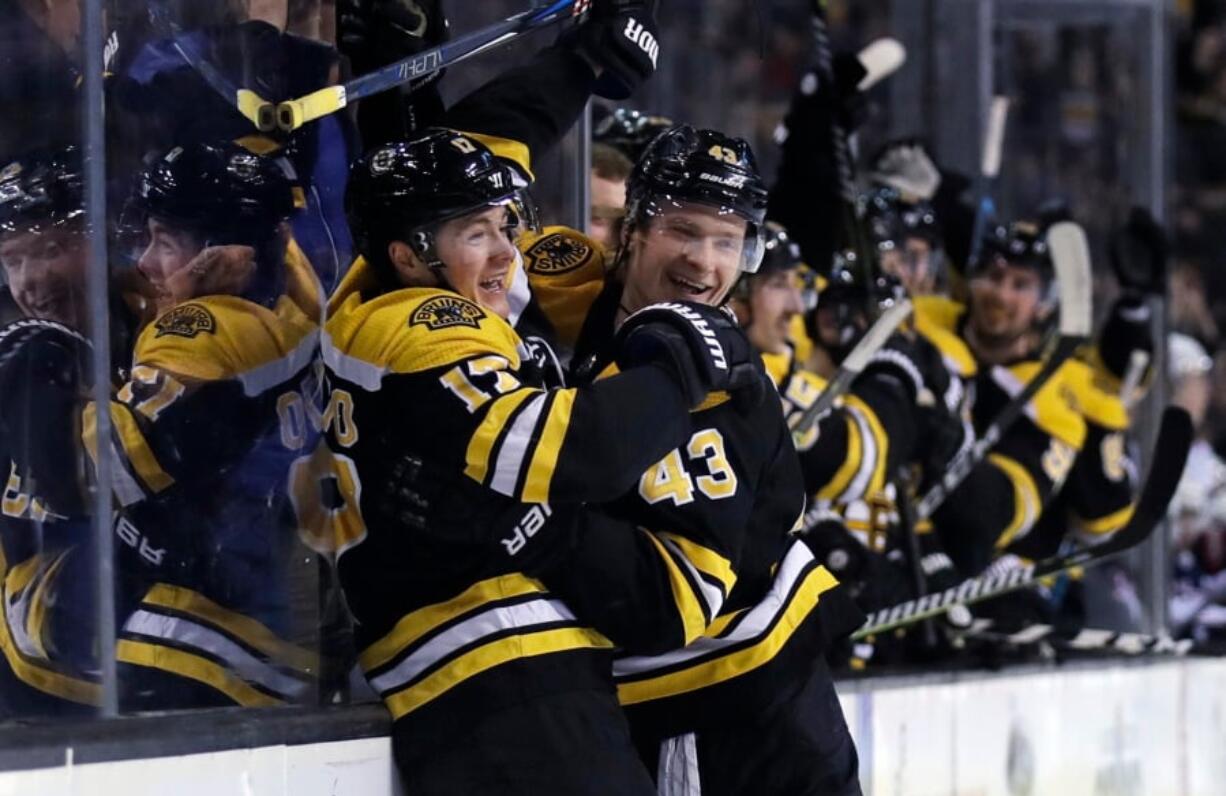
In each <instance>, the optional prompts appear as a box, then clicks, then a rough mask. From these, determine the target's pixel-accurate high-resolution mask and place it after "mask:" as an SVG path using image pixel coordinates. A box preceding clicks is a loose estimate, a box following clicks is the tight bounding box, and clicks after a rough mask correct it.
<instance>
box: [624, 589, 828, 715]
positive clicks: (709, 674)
mask: <svg viewBox="0 0 1226 796" xmlns="http://www.w3.org/2000/svg"><path fill="white" fill-rule="evenodd" d="M837 585H838V581H837V580H836V579H835V577H834V576H833V575H831V574H830V573H829V572H828V571H827V570H826V568H825V567H821V566H819V567H815V568H814V569H812V570H811V571H810V572H809V573H808V574H807V575H805V578H804V580H803V581H802V582H801V584H800V587H799V588H798V589H797V590H796V593H795V594H794V595H793V596H792V599H791V600H789V601H788V605H787V607H786V608H785V609H784V612H783V615H782V616H780V617H779V619H778V620H777V621H776V622H775V623H774V626H773V627H772V628H771V630H770V632H769V633H767V634H766V635H765V636H764V637H762V638H760V639H759V640H758V641H757V642H756V643H755V644H753V645H752V646H749V647H746V648H744V649H741V650H738V651H736V652H734V653H731V654H728V655H719V656H717V657H714V658H711V659H710V660H706V661H703V662H701V663H698V664H695V665H693V666H688V667H686V668H684V669H681V670H679V671H675V672H671V673H669V674H665V675H661V676H659V677H653V678H650V679H646V680H638V681H635V682H629V683H623V684H619V685H618V686H617V698H618V699H619V700H620V701H621V703H622V704H623V705H635V704H638V703H640V702H647V701H649V700H653V699H664V698H667V697H671V696H676V695H678V694H684V693H688V692H691V691H697V690H698V689H700V688H705V687H707V686H712V685H716V684H718V683H722V682H725V681H727V680H731V679H732V678H734V677H738V676H740V675H742V674H745V673H746V672H749V671H752V670H753V669H756V668H758V667H759V666H762V665H763V664H766V663H768V662H770V661H771V660H772V659H774V657H775V656H776V655H778V654H779V651H780V650H781V649H783V647H784V646H785V645H786V644H787V642H788V639H790V638H791V637H792V634H793V633H794V632H795V631H796V628H798V627H800V625H801V624H802V623H803V622H804V619H805V617H806V616H808V615H809V613H810V612H812V611H813V610H815V609H816V607H817V604H818V602H819V601H820V599H821V595H822V594H823V593H824V592H826V591H829V590H830V589H833V588H834V587H835V586H837Z"/></svg>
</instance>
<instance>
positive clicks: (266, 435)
mask: <svg viewBox="0 0 1226 796" xmlns="http://www.w3.org/2000/svg"><path fill="white" fill-rule="evenodd" d="M285 267H286V273H287V280H286V290H285V293H284V294H283V295H282V296H280V297H279V298H278V300H277V301H276V302H275V303H274V304H273V306H271V307H265V306H261V305H259V304H255V303H253V302H250V301H247V300H245V299H242V298H239V297H236V296H230V295H212V296H203V297H200V298H196V299H193V300H191V301H187V302H184V303H181V304H179V305H176V306H175V307H173V308H171V309H169V310H167V311H166V312H164V313H162V314H161V316H159V317H158V318H157V319H156V320H155V321H153V322H152V323H151V324H149V325H148V326H147V327H146V328H145V329H144V330H143V331H142V332H141V333H140V335H139V337H138V338H137V341H136V344H135V348H134V352H133V358H132V361H133V367H132V370H131V375H130V378H129V380H128V381H127V382H126V383H125V384H123V385H122V387H120V388H119V389H118V390H117V391H116V393H115V396H114V398H113V399H112V401H111V405H110V407H109V412H110V422H111V439H110V443H109V445H106V446H104V447H103V449H102V450H98V448H97V446H96V436H95V431H94V429H95V427H96V423H97V417H98V415H97V409H96V407H95V405H93V404H92V403H91V404H89V405H87V406H86V408H85V410H84V413H83V415H84V420H83V423H82V427H83V441H84V443H85V447H86V449H87V451H88V453H89V456H90V458H91V459H92V460H93V461H95V462H96V461H98V458H99V456H106V457H108V458H109V460H110V464H111V471H112V473H113V474H114V477H113V481H114V485H115V486H114V491H115V497H116V499H117V502H118V504H119V507H120V508H119V511H118V513H117V515H116V518H115V545H116V550H117V562H118V565H117V580H118V583H119V594H118V599H117V602H118V606H119V612H120V624H121V627H120V634H119V635H120V640H119V644H118V646H117V651H116V654H117V657H118V660H119V662H120V663H121V664H123V665H126V666H131V667H136V669H135V671H137V672H139V671H140V670H142V669H145V670H148V669H152V670H156V672H157V677H159V678H160V677H163V676H165V677H168V678H170V679H169V680H168V682H173V680H174V679H175V678H186V679H187V680H191V681H194V683H195V684H196V685H193V686H192V687H191V688H190V689H188V688H185V689H184V690H183V691H184V693H185V694H186V693H188V692H189V691H190V692H192V693H195V694H200V693H202V692H201V690H200V688H199V686H203V687H204V688H205V689H206V690H208V692H209V693H211V694H214V695H215V699H216V701H215V702H214V704H239V705H280V704H287V703H294V702H301V701H305V700H307V699H308V698H312V697H313V695H314V688H315V679H316V675H317V671H318V667H317V664H316V662H315V661H314V658H313V656H312V655H311V654H309V653H308V652H306V651H305V650H303V649H300V648H298V647H296V646H294V645H292V644H290V643H288V642H287V641H285V640H284V639H285V636H286V635H287V634H288V632H289V624H290V606H289V593H288V586H287V583H286V570H287V565H288V562H289V560H290V551H291V549H292V545H293V544H294V539H295V524H296V523H295V521H294V514H293V506H292V502H293V501H292V497H291V495H290V482H289V480H290V473H291V471H292V469H293V468H294V466H295V463H296V462H298V461H299V460H300V459H303V458H304V457H306V456H307V455H308V454H309V453H310V451H311V448H312V447H313V445H314V442H315V441H316V440H317V439H318V437H319V428H318V425H317V424H315V425H312V422H311V418H312V417H313V416H314V417H317V416H318V415H319V409H318V408H317V407H318V403H319V379H318V373H317V370H318V368H317V367H316V365H315V363H316V362H317V360H316V352H317V346H318V338H319V316H320V313H321V311H322V296H321V292H320V289H319V285H318V282H317V281H316V279H315V275H314V272H313V271H312V270H311V268H310V265H309V264H308V263H307V261H306V258H305V257H304V256H303V255H302V253H301V251H300V250H299V249H298V247H297V245H296V244H294V243H292V242H291V243H290V245H289V248H288V249H287V252H286V257H285ZM134 676H135V677H136V678H137V679H139V677H140V675H139V674H136V675H134ZM145 696H146V697H148V699H146V700H145V701H142V702H141V706H142V707H153V708H156V707H179V706H194V705H181V704H180V703H178V702H177V701H176V699H177V697H176V695H175V694H173V693H165V694H161V695H155V696H152V697H149V696H148V695H147V694H146V695H145ZM192 698H193V699H194V698H195V697H192Z"/></svg>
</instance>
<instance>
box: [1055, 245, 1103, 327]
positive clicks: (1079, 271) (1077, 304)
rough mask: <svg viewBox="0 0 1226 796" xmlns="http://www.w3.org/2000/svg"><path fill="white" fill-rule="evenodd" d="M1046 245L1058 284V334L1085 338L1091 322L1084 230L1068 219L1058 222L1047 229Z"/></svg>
mask: <svg viewBox="0 0 1226 796" xmlns="http://www.w3.org/2000/svg"><path fill="white" fill-rule="evenodd" d="M1047 246H1048V250H1049V251H1050V252H1051V260H1052V266H1053V267H1054V268H1055V270H1056V283H1057V284H1058V285H1059V286H1060V335H1061V336H1062V337H1082V338H1088V337H1089V336H1090V328H1091V324H1092V323H1093V321H1094V317H1093V296H1094V288H1093V284H1092V281H1091V280H1092V277H1091V271H1090V244H1089V243H1088V242H1087V241H1086V233H1085V230H1083V229H1082V228H1081V226H1080V225H1079V224H1076V223H1074V222H1072V221H1060V222H1058V223H1056V224H1053V225H1052V226H1051V229H1049V230H1048V231H1047Z"/></svg>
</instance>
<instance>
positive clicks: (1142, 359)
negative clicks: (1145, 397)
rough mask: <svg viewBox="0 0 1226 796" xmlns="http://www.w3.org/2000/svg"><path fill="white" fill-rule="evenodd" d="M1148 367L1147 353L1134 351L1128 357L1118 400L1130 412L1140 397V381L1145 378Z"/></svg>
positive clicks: (1139, 350) (1138, 350)
mask: <svg viewBox="0 0 1226 796" xmlns="http://www.w3.org/2000/svg"><path fill="white" fill-rule="evenodd" d="M1148 367H1149V352H1148V351H1142V350H1141V349H1139V348H1138V349H1135V350H1134V351H1133V352H1132V354H1130V355H1129V357H1128V369H1127V370H1125V371H1124V380H1123V381H1122V382H1120V400H1121V401H1123V403H1124V408H1125V409H1127V410H1128V411H1129V413H1131V412H1132V409H1133V407H1134V406H1135V405H1136V403H1137V401H1138V400H1140V397H1141V390H1140V387H1141V379H1143V378H1144V377H1145V369H1146V368H1148Z"/></svg>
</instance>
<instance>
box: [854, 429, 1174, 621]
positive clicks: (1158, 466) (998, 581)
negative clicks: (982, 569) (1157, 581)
mask: <svg viewBox="0 0 1226 796" xmlns="http://www.w3.org/2000/svg"><path fill="white" fill-rule="evenodd" d="M1191 445H1192V419H1191V417H1189V415H1188V413H1187V412H1186V411H1184V410H1183V409H1179V408H1177V407H1168V408H1167V410H1166V411H1165V412H1164V413H1163V415H1162V425H1161V427H1160V428H1159V430H1158V440H1157V442H1156V443H1155V444H1154V452H1153V456H1152V458H1151V461H1150V468H1149V476H1148V478H1146V480H1145V486H1144V487H1142V489H1141V498H1140V500H1139V501H1138V502H1137V507H1136V510H1135V511H1134V512H1133V515H1132V518H1131V519H1130V520H1129V521H1128V523H1127V524H1126V525H1125V526H1124V527H1123V528H1121V529H1120V530H1119V531H1117V532H1116V533H1115V534H1114V535H1113V536H1111V537H1110V538H1109V539H1107V540H1106V541H1105V542H1102V543H1101V544H1098V545H1094V546H1093V547H1087V548H1083V549H1081V550H1077V551H1074V552H1072V553H1068V554H1066V555H1056V556H1052V557H1051V558H1046V559H1043V560H1042V561H1039V562H1037V563H1033V564H1027V565H1025V566H1021V567H1018V568H1016V569H1011V570H1006V571H1003V572H990V573H988V574H985V575H980V576H979V577H975V578H970V579H968V580H965V581H963V582H962V583H960V584H959V585H957V586H951V587H950V588H948V589H946V590H945V591H943V592H940V593H938V594H928V595H924V596H922V597H917V598H915V599H912V600H907V601H906V602H903V603H899V604H898V605H894V606H891V607H889V608H883V609H881V610H879V611H875V612H873V613H872V614H870V615H869V617H868V620H867V621H866V622H865V623H864V625H863V626H862V627H861V628H860V629H859V630H857V631H856V632H855V633H853V634H852V635H851V638H852V639H853V640H860V639H863V638H866V637H868V636H872V635H875V634H878V633H882V632H884V631H887V630H893V629H894V628H898V627H903V626H905V625H911V624H914V623H916V622H919V621H922V620H924V619H927V618H929V617H932V616H938V615H940V614H943V613H945V612H946V611H948V610H949V609H950V608H953V607H954V606H958V605H971V604H973V603H977V602H982V601H984V600H988V599H991V598H993V597H998V596H1000V595H1002V594H1008V593H1009V592H1012V591H1017V590H1018V589H1022V588H1025V587H1027V586H1030V585H1033V584H1034V583H1037V582H1038V581H1039V580H1040V579H1042V578H1045V577H1047V576H1049V575H1055V574H1057V573H1060V572H1064V571H1065V570H1068V569H1072V568H1073V567H1081V566H1087V565H1089V564H1095V563H1098V562H1100V561H1103V560H1105V559H1108V558H1111V557H1112V556H1115V555H1117V554H1119V553H1122V552H1124V551H1126V550H1129V549H1131V548H1133V547H1135V546H1136V545H1138V544H1140V543H1141V542H1143V541H1145V539H1146V538H1148V537H1149V535H1150V533H1151V532H1152V531H1153V529H1154V528H1155V527H1156V526H1157V525H1158V523H1160V522H1161V521H1162V520H1163V519H1164V518H1165V517H1166V511H1167V506H1168V505H1169V504H1170V502H1171V498H1172V497H1173V496H1174V494H1175V488H1176V487H1177V486H1178V485H1179V479H1180V478H1181V477H1182V475H1183V467H1184V464H1185V463H1186V461H1187V458H1188V449H1189V448H1190V447H1191Z"/></svg>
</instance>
